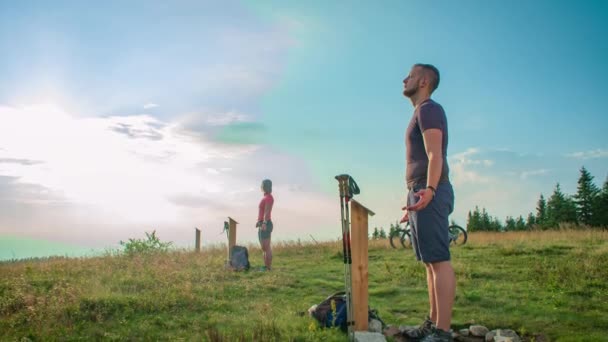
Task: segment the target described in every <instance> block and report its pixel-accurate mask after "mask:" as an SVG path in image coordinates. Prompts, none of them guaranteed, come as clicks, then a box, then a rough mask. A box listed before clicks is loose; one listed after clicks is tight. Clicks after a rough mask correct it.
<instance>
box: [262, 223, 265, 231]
mask: <svg viewBox="0 0 608 342" xmlns="http://www.w3.org/2000/svg"><path fill="white" fill-rule="evenodd" d="M265 230H266V222H262V231H265Z"/></svg>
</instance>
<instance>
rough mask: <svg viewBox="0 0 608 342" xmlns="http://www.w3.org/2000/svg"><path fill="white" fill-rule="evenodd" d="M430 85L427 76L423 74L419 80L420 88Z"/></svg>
mask: <svg viewBox="0 0 608 342" xmlns="http://www.w3.org/2000/svg"><path fill="white" fill-rule="evenodd" d="M429 84H430V81H429V76H428V75H427V74H426V73H424V75H423V76H422V77H421V78H420V88H426V87H428V86H429Z"/></svg>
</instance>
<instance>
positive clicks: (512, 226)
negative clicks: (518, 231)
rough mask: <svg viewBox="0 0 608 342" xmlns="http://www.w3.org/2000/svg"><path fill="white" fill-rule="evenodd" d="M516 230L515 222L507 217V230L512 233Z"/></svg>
mask: <svg viewBox="0 0 608 342" xmlns="http://www.w3.org/2000/svg"><path fill="white" fill-rule="evenodd" d="M515 228H516V226H515V220H514V219H513V217H511V216H507V219H506V220H505V230H506V231H508V232H512V231H514V230H515Z"/></svg>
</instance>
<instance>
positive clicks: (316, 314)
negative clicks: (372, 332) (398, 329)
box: [310, 291, 386, 332]
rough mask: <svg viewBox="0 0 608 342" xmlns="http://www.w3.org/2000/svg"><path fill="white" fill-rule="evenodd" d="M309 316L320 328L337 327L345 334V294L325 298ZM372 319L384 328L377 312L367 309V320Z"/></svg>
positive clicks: (338, 293)
mask: <svg viewBox="0 0 608 342" xmlns="http://www.w3.org/2000/svg"><path fill="white" fill-rule="evenodd" d="M310 315H311V316H312V317H313V318H315V319H316V320H317V321H318V322H319V325H321V326H322V327H325V328H332V327H338V328H340V330H342V331H343V332H346V331H347V330H348V326H347V317H346V315H347V313H346V293H345V292H344V291H341V292H336V293H334V294H332V295H331V296H329V297H327V298H325V300H323V301H322V302H321V303H319V304H318V305H317V306H316V307H315V308H314V310H312V311H311V312H310ZM372 319H376V320H378V321H380V323H381V324H382V327H383V328H384V327H385V326H386V324H385V323H384V322H383V321H382V319H380V317H379V316H378V311H377V310H370V309H369V308H368V320H369V321H371V320H372Z"/></svg>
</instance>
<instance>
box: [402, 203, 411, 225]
mask: <svg viewBox="0 0 608 342" xmlns="http://www.w3.org/2000/svg"><path fill="white" fill-rule="evenodd" d="M401 210H405V214H403V217H402V218H401V221H399V223H405V222H407V221H409V220H410V216H409V214H408V212H407V206H405V207H403V208H401Z"/></svg>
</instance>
